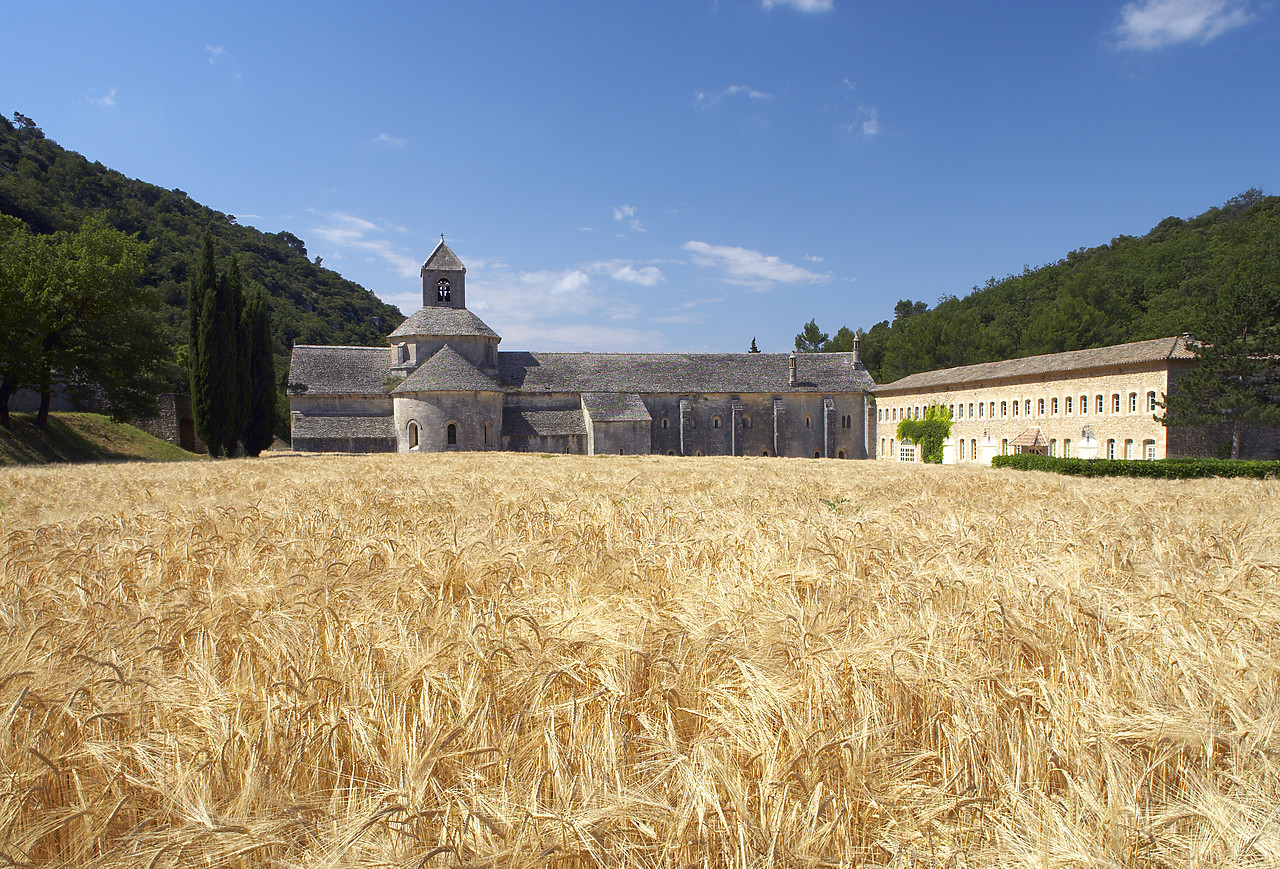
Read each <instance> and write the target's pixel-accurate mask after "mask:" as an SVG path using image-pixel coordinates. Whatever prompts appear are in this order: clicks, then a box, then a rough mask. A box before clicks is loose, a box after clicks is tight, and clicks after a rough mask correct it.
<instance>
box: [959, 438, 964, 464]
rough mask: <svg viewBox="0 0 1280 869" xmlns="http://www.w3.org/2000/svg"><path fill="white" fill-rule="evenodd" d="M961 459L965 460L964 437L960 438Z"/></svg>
mask: <svg viewBox="0 0 1280 869" xmlns="http://www.w3.org/2000/svg"><path fill="white" fill-rule="evenodd" d="M960 459H961V461H963V460H964V438H960Z"/></svg>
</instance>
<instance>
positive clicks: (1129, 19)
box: [1115, 0, 1253, 51]
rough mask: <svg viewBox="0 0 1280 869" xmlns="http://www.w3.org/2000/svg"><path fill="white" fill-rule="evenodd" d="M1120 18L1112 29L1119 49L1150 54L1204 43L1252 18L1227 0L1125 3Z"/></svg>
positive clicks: (1171, 0) (1236, 4)
mask: <svg viewBox="0 0 1280 869" xmlns="http://www.w3.org/2000/svg"><path fill="white" fill-rule="evenodd" d="M1120 18H1121V21H1120V24H1119V25H1118V26H1117V27H1116V29H1115V33H1116V36H1117V37H1118V38H1119V44H1120V46H1121V47H1123V48H1133V49H1138V50H1141V51H1151V50H1154V49H1157V48H1164V47H1165V46H1168V45H1176V44H1178V43H1180V42H1199V43H1202V44H1203V43H1206V42H1208V41H1209V40H1211V39H1214V38H1216V37H1218V36H1221V35H1222V34H1224V33H1226V32H1227V31H1228V30H1234V29H1235V28H1237V27H1240V26H1242V25H1244V24H1247V23H1248V22H1249V21H1250V20H1251V19H1252V18H1253V16H1252V15H1251V14H1250V12H1249V10H1248V9H1247V8H1246V7H1245V6H1243V5H1241V4H1239V3H1236V2H1228V0H1140V2H1135V3H1126V4H1125V5H1124V7H1123V8H1122V9H1121V10H1120Z"/></svg>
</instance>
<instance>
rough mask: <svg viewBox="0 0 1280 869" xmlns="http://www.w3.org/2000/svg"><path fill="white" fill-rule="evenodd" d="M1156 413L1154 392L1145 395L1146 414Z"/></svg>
mask: <svg viewBox="0 0 1280 869" xmlns="http://www.w3.org/2000/svg"><path fill="white" fill-rule="evenodd" d="M1155 412H1156V394H1155V393H1154V392H1148V393H1147V413H1155Z"/></svg>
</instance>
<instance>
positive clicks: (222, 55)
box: [204, 45, 227, 64]
mask: <svg viewBox="0 0 1280 869" xmlns="http://www.w3.org/2000/svg"><path fill="white" fill-rule="evenodd" d="M204 50H205V51H207V52H209V63H211V64H214V63H219V62H221V61H223V60H226V59H227V50H226V48H224V47H222V46H221V45H206V46H205V47H204Z"/></svg>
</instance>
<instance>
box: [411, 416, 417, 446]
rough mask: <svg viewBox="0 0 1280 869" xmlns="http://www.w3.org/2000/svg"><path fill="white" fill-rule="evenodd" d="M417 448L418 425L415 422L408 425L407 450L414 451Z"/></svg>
mask: <svg viewBox="0 0 1280 869" xmlns="http://www.w3.org/2000/svg"><path fill="white" fill-rule="evenodd" d="M417 448H418V424H417V423H416V422H411V423H409V449H411V450H416V449H417Z"/></svg>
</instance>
